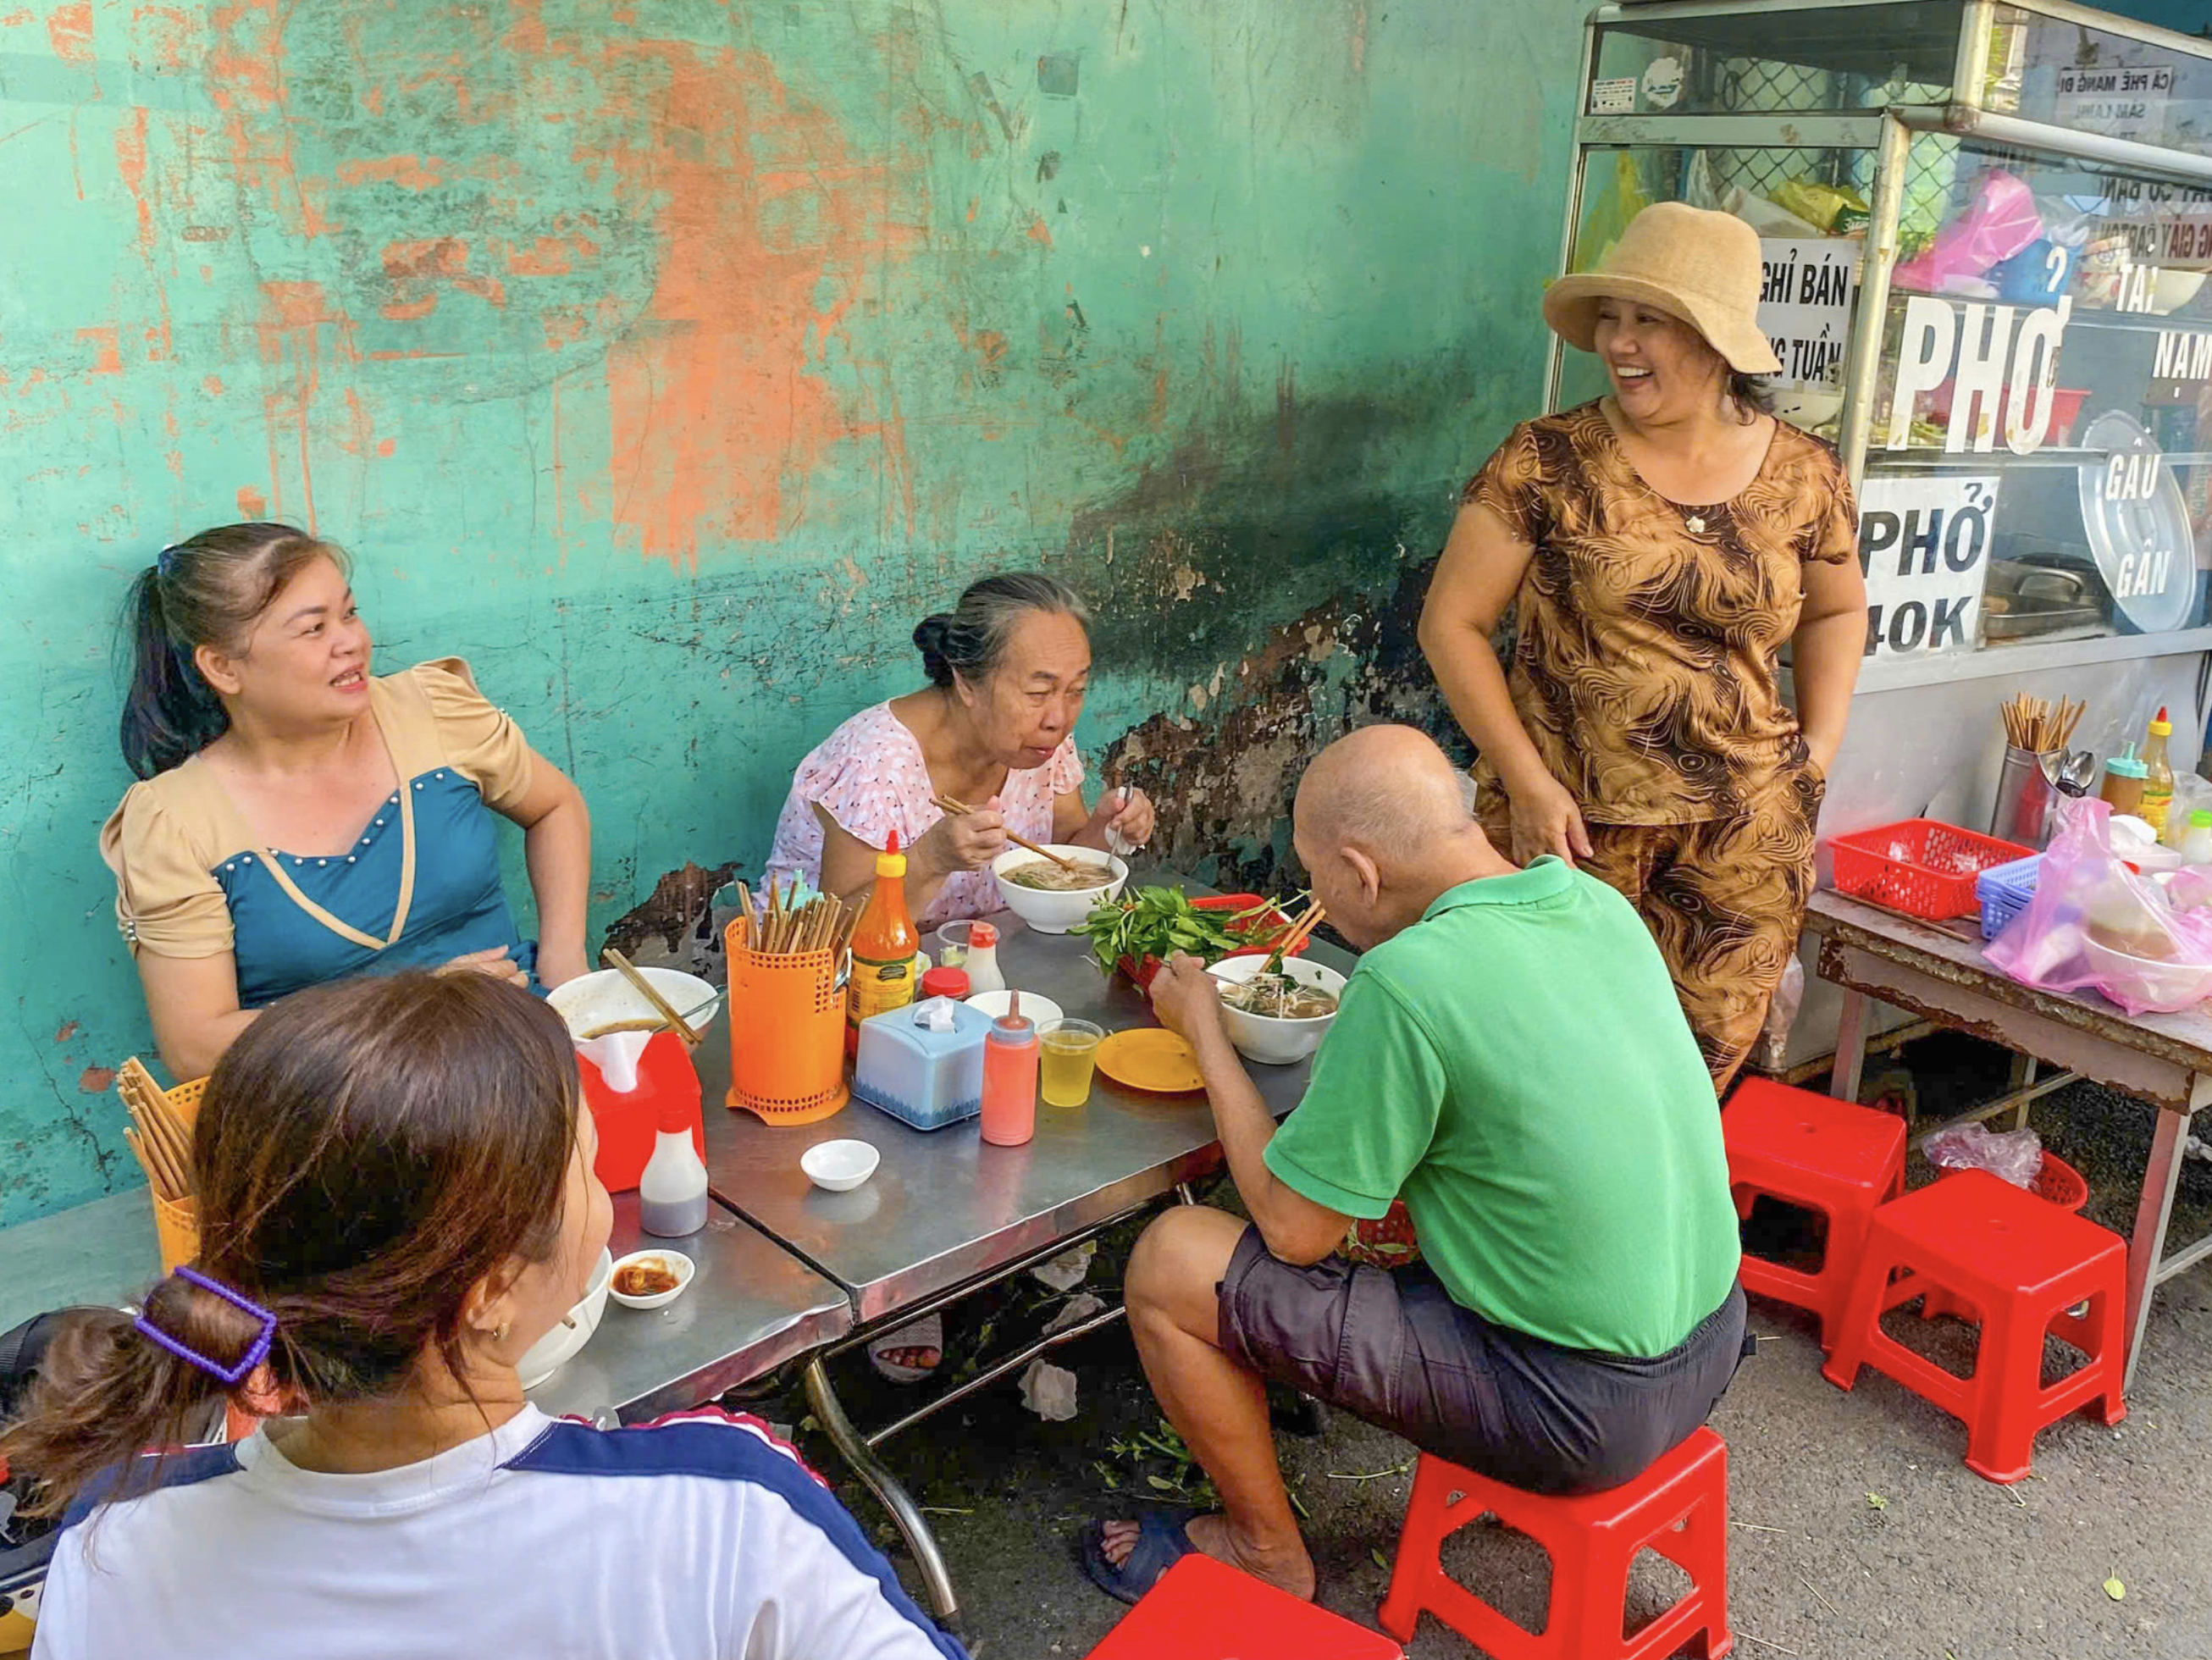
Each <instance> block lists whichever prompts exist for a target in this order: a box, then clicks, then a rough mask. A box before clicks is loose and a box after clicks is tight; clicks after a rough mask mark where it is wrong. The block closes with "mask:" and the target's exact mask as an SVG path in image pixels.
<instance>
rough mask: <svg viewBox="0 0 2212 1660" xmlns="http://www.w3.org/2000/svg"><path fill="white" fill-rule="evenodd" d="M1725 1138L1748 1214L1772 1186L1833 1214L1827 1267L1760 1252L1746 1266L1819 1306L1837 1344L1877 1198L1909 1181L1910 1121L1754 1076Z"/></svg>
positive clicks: (1727, 1111)
mask: <svg viewBox="0 0 2212 1660" xmlns="http://www.w3.org/2000/svg"><path fill="white" fill-rule="evenodd" d="M1721 1138H1722V1140H1723V1141H1724V1142H1725V1143H1726V1144H1727V1146H1728V1161H1729V1192H1730V1193H1731V1194H1732V1195H1735V1212H1736V1215H1737V1216H1738V1217H1739V1218H1741V1217H1747V1216H1749V1215H1750V1214H1751V1207H1752V1201H1753V1200H1754V1199H1756V1198H1757V1197H1758V1196H1759V1195H1761V1194H1765V1195H1767V1196H1768V1197H1769V1198H1773V1199H1779V1200H1782V1201H1784V1202H1786V1203H1789V1204H1792V1205H1802V1206H1804V1207H1806V1208H1807V1209H1808V1210H1815V1211H1818V1212H1820V1214H1821V1215H1822V1216H1823V1217H1825V1218H1826V1219H1827V1225H1828V1242H1827V1247H1826V1250H1824V1251H1823V1252H1822V1254H1821V1258H1820V1272H1819V1273H1817V1274H1804V1273H1801V1272H1800V1271H1798V1270H1797V1269H1796V1268H1784V1267H1783V1266H1782V1264H1780V1263H1779V1262H1767V1261H1766V1260H1765V1259H1764V1258H1762V1257H1757V1256H1746V1257H1745V1258H1744V1259H1743V1268H1742V1270H1741V1273H1742V1278H1743V1288H1744V1289H1745V1290H1746V1291H1752V1292H1759V1295H1761V1296H1763V1297H1771V1298H1774V1299H1775V1301H1777V1302H1778V1303H1788V1304H1790V1305H1791V1306H1792V1307H1795V1308H1801V1309H1810V1310H1812V1311H1813V1312H1814V1314H1816V1315H1818V1316H1820V1347H1822V1348H1824V1349H1832V1348H1834V1347H1835V1342H1836V1330H1837V1322H1838V1320H1839V1319H1840V1318H1841V1317H1842V1316H1843V1312H1844V1304H1845V1303H1846V1302H1848V1301H1849V1300H1850V1292H1851V1281H1852V1279H1853V1277H1854V1276H1855V1275H1856V1274H1857V1270H1858V1265H1859V1253H1860V1251H1861V1250H1863V1248H1864V1246H1865V1244H1866V1236H1867V1228H1868V1226H1869V1224H1871V1223H1872V1222H1873V1220H1874V1213H1875V1209H1876V1207H1879V1206H1880V1205H1881V1202H1882V1201H1884V1200H1886V1199H1888V1198H1890V1197H1892V1196H1893V1195H1896V1194H1898V1193H1899V1192H1902V1191H1903V1190H1904V1187H1905V1122H1904V1120H1902V1119H1899V1118H1893V1117H1892V1116H1890V1115H1889V1114H1887V1113H1886V1112H1874V1111H1870V1110H1869V1109H1867V1108H1865V1107H1859V1106H1853V1105H1852V1104H1850V1102H1848V1101H1838V1100H1835V1099H1833V1098H1831V1097H1828V1096H1826V1095H1814V1094H1812V1093H1811V1092H1809V1091H1805V1090H1793V1089H1791V1088H1790V1087H1789V1086H1788V1085H1784V1084H1777V1083H1773V1082H1771V1081H1770V1080H1768V1079H1764V1078H1751V1079H1745V1080H1744V1082H1743V1083H1742V1084H1741V1085H1740V1086H1739V1087H1738V1088H1737V1090H1736V1092H1735V1094H1734V1095H1732V1096H1731V1097H1729V1104H1728V1105H1726V1106H1725V1107H1723V1108H1722V1109H1721Z"/></svg>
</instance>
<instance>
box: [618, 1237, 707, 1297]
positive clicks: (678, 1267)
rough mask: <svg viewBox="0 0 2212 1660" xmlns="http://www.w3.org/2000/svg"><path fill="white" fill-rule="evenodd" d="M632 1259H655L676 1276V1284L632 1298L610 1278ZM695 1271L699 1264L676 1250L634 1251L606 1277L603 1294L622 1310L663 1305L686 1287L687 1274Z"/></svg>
mask: <svg viewBox="0 0 2212 1660" xmlns="http://www.w3.org/2000/svg"><path fill="white" fill-rule="evenodd" d="M633 1262H659V1264H660V1265H661V1266H662V1267H664V1268H667V1269H668V1270H670V1271H671V1273H673V1274H675V1276H676V1284H675V1285H674V1286H671V1288H670V1289H668V1290H666V1291H657V1292H653V1293H652V1294H651V1295H650V1296H647V1297H632V1296H631V1295H629V1292H625V1291H623V1290H622V1289H620V1288H619V1287H618V1286H616V1285H615V1284H614V1283H613V1281H614V1280H615V1278H617V1277H618V1276H619V1275H620V1274H621V1273H622V1271H623V1269H624V1268H628V1267H629V1265H630V1264H631V1263H633ZM698 1272H699V1265H698V1264H697V1263H696V1262H693V1261H692V1260H691V1259H690V1257H688V1256H685V1255H684V1253H683V1252H682V1251H680V1250H634V1251H632V1252H631V1253H630V1254H629V1256H625V1257H622V1258H620V1259H619V1260H618V1261H617V1262H616V1263H615V1266H614V1273H613V1274H611V1275H610V1276H609V1277H608V1286H607V1294H608V1295H609V1296H610V1297H611V1298H614V1299H615V1301H616V1302H617V1303H619V1304H622V1305H623V1307H624V1308H626V1309H659V1308H665V1307H667V1306H668V1304H671V1303H673V1302H674V1301H675V1300H676V1299H677V1298H679V1297H681V1296H683V1295H684V1292H686V1291H687V1290H689V1289H690V1285H691V1277H692V1276H693V1275H694V1274H697V1273H698Z"/></svg>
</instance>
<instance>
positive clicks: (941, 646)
mask: <svg viewBox="0 0 2212 1660" xmlns="http://www.w3.org/2000/svg"><path fill="white" fill-rule="evenodd" d="M951 633H952V619H951V617H948V616H946V615H945V613H944V612H943V611H937V612H934V613H933V614H932V615H930V616H927V617H923V618H922V619H921V622H919V623H915V625H914V645H915V650H916V651H918V652H920V653H921V668H922V672H923V673H925V674H927V676H928V677H929V679H930V684H933V685H939V686H949V685H951V684H952V665H951V661H950V660H948V659H947V658H946V657H945V642H946V641H947V640H948V639H949V638H950V636H951Z"/></svg>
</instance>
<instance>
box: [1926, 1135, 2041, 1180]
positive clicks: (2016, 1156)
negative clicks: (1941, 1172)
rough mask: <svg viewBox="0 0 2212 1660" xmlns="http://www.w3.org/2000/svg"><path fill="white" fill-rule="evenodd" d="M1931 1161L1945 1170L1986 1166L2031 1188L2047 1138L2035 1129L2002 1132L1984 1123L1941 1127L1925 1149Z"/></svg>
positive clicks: (1972, 1168) (1987, 1169)
mask: <svg viewBox="0 0 2212 1660" xmlns="http://www.w3.org/2000/svg"><path fill="white" fill-rule="evenodd" d="M1923 1151H1925V1152H1926V1153H1927V1154H1928V1162H1929V1164H1937V1165H1941V1166H1942V1168H1943V1169H1945V1170H1985V1171H1988V1172H1989V1173H1990V1175H1992V1176H2001V1177H2003V1178H2004V1179H2005V1180H2006V1181H2008V1182H2009V1183H2012V1184H2013V1186H2015V1187H2016V1188H2031V1187H2033V1186H2034V1185H2035V1178H2036V1176H2037V1175H2038V1173H2039V1172H2040V1171H2042V1169H2043V1138H2042V1137H2041V1136H2039V1135H2038V1134H2036V1133H2035V1132H2034V1131H2033V1130H2031V1129H2016V1130H2012V1131H2008V1133H2007V1134H2002V1135H1997V1134H1992V1133H1991V1132H1990V1130H1989V1129H1988V1128H1987V1127H1985V1126H1984V1125H1981V1124H1960V1125H1958V1126H1956V1127H1955V1128H1951V1129H1947V1130H1938V1131H1936V1134H1933V1135H1931V1136H1929V1138H1928V1140H1927V1144H1926V1146H1925V1147H1924V1149H1923Z"/></svg>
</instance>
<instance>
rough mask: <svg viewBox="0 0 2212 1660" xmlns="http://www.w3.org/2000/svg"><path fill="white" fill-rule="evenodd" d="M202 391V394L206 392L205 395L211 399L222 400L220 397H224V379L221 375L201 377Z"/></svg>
mask: <svg viewBox="0 0 2212 1660" xmlns="http://www.w3.org/2000/svg"><path fill="white" fill-rule="evenodd" d="M200 390H201V391H202V392H205V393H206V394H207V395H208V396H209V397H210V398H220V397H222V376H221V375H219V374H208V375H203V376H201V377H200Z"/></svg>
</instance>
